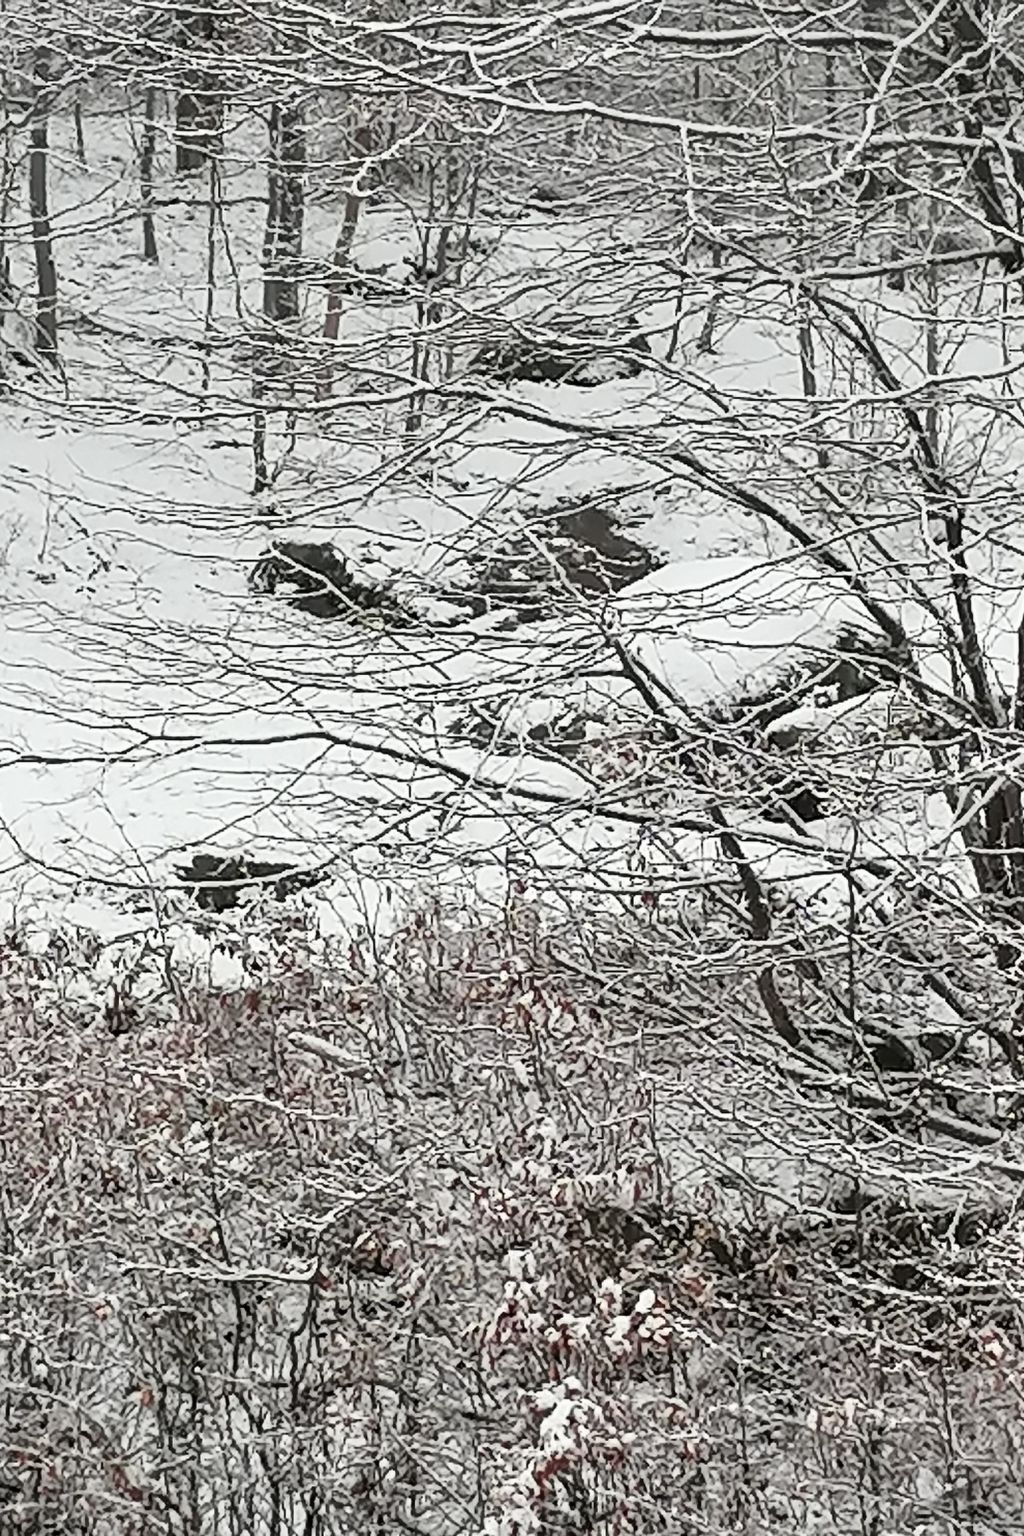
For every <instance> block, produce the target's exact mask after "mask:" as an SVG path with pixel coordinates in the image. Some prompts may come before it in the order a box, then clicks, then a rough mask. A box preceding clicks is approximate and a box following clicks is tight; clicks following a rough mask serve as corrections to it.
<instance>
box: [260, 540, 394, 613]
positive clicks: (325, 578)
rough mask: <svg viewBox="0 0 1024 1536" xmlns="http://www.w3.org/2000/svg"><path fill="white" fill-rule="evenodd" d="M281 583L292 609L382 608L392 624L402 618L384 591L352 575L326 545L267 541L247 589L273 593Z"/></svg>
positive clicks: (335, 611)
mask: <svg viewBox="0 0 1024 1536" xmlns="http://www.w3.org/2000/svg"><path fill="white" fill-rule="evenodd" d="M282 586H283V587H286V588H288V589H289V590H288V591H287V592H286V594H285V595H286V597H287V600H288V602H289V603H290V604H291V606H292V607H293V608H298V609H299V610H300V611H301V612H302V613H309V614H312V615H313V616H314V617H315V618H318V619H334V618H338V617H340V616H343V615H349V616H351V615H352V614H353V613H354V612H358V611H363V612H366V611H371V610H374V609H376V610H383V611H384V612H385V613H386V614H387V615H388V618H389V619H390V620H392V621H395V622H400V621H401V619H402V618H403V617H404V615H403V613H402V610H401V608H400V607H399V605H398V604H397V603H396V602H395V601H394V599H393V598H392V597H390V595H389V594H388V593H387V592H385V591H384V590H383V589H382V588H380V587H374V586H370V585H368V584H367V583H365V582H361V581H359V580H358V578H357V577H355V576H353V575H352V573H351V571H350V570H349V568H348V564H347V562H346V561H345V558H344V556H342V555H339V554H338V552H337V550H336V549H335V548H334V546H333V545H331V544H304V543H299V542H293V541H282V542H275V543H274V544H272V545H271V547H270V548H269V549H268V550H265V551H264V553H263V554H262V555H261V556H260V558H259V560H258V561H257V562H256V564H255V566H254V567H253V569H252V571H251V572H250V575H249V588H250V590H251V591H252V592H257V593H262V594H265V595H267V596H270V597H273V596H274V595H275V594H276V593H277V591H278V589H279V588H280V587H282Z"/></svg>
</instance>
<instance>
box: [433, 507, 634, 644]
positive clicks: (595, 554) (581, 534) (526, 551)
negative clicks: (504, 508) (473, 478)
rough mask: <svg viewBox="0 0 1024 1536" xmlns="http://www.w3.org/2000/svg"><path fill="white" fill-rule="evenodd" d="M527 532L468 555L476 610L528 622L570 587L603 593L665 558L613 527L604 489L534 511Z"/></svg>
mask: <svg viewBox="0 0 1024 1536" xmlns="http://www.w3.org/2000/svg"><path fill="white" fill-rule="evenodd" d="M533 533H534V537H533V538H530V537H527V536H526V535H521V536H519V537H518V538H512V539H508V540H506V541H505V543H503V544H501V545H499V546H498V547H497V548H495V549H492V550H489V551H488V553H487V554H486V555H482V556H478V557H474V558H472V559H471V560H470V562H469V563H470V568H471V570H472V576H473V580H472V588H471V593H472V600H473V601H474V603H475V604H477V605H479V604H481V602H482V605H483V611H485V612H487V611H492V610H494V609H503V608H504V609H509V610H510V611H511V612H512V613H514V614H515V616H516V618H517V620H518V621H519V622H520V623H522V624H529V623H534V622H536V621H537V620H538V619H543V618H547V617H550V616H552V615H553V614H555V613H557V612H559V611H560V610H561V609H564V607H565V604H566V601H567V599H568V598H569V597H571V596H572V594H574V593H578V594H581V595H582V596H584V597H600V598H604V597H608V596H610V595H611V594H613V593H615V592H621V591H622V589H623V588H624V587H627V586H629V585H630V584H631V583H632V582H634V581H639V580H640V578H641V577H642V576H647V575H649V574H650V572H651V571H655V570H657V569H658V568H659V566H661V565H662V564H663V563H664V562H663V561H662V560H660V559H659V558H658V556H657V555H655V554H654V553H653V552H652V551H651V550H650V549H648V548H647V547H646V546H645V545H643V544H638V543H637V542H636V540H635V539H632V538H630V537H629V535H628V534H627V533H625V532H624V531H623V530H622V529H621V528H620V527H619V526H618V524H617V523H616V521H615V519H614V517H613V516H612V513H611V510H610V507H609V504H608V498H607V497H606V496H604V495H597V496H593V497H587V498H585V499H584V500H583V501H582V502H579V501H577V502H575V503H572V504H568V505H563V507H559V508H554V509H550V510H548V511H547V512H544V513H538V514H537V515H536V518H535V520H534V522H533ZM451 597H452V601H453V602H459V601H465V595H460V594H457V593H453V594H452V595H451Z"/></svg>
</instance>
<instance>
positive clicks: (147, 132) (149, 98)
mask: <svg viewBox="0 0 1024 1536" xmlns="http://www.w3.org/2000/svg"><path fill="white" fill-rule="evenodd" d="M145 112H146V116H145V121H144V122H143V124H142V145H141V148H140V151H139V192H140V195H141V200H142V254H143V256H144V257H145V258H146V260H147V261H157V260H158V259H159V258H158V256H157V249H156V225H155V224H154V222H153V160H154V157H155V155H156V86H155V85H150V86H147V88H146V108H145Z"/></svg>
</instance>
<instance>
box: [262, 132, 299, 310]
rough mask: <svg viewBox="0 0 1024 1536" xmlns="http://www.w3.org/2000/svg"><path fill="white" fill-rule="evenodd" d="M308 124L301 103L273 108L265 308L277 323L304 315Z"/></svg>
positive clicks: (265, 263)
mask: <svg viewBox="0 0 1024 1536" xmlns="http://www.w3.org/2000/svg"><path fill="white" fill-rule="evenodd" d="M305 171H306V123H305V115H304V113H303V109H302V107H301V106H299V105H298V104H296V103H292V104H290V105H277V104H276V103H275V105H274V106H273V107H272V108H271V112H270V168H269V171H268V177H267V182H268V185H267V228H266V235H265V236H264V241H263V267H264V283H263V313H264V314H265V315H266V317H267V319H268V320H269V321H270V322H271V324H273V325H277V324H280V323H281V322H282V321H288V320H296V319H297V318H298V314H299V284H298V278H297V272H298V264H299V262H300V261H301V259H302V231H303V222H304V215H305V185H304V181H305Z"/></svg>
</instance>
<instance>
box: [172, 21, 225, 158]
mask: <svg viewBox="0 0 1024 1536" xmlns="http://www.w3.org/2000/svg"><path fill="white" fill-rule="evenodd" d="M176 31H177V44H178V47H179V49H180V50H181V52H182V53H183V54H184V55H186V56H187V55H188V54H189V53H196V52H197V51H198V52H201V51H202V50H203V48H204V46H205V47H206V48H209V45H210V44H211V43H214V42H216V40H217V28H216V24H215V21H214V16H213V13H212V11H209V10H207V9H205V8H202V7H200V8H195V9H182V10H179V11H178V12H177V16H176ZM222 128H223V105H222V101H221V97H220V95H219V94H218V92H217V89H216V81H215V80H214V79H213V77H212V75H211V72H210V69H209V66H208V65H207V66H206V67H204V66H203V65H199V66H196V67H192V66H188V67H186V68H184V69H183V70H182V71H181V74H180V77H179V87H178V98H177V101H176V103H175V109H174V141H175V158H174V168H175V170H176V171H178V172H184V171H198V170H201V169H202V167H203V165H204V164H205V162H206V161H207V159H209V157H210V156H211V155H213V154H216V153H217V152H218V150H219V149H220V145H221V133H222Z"/></svg>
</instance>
